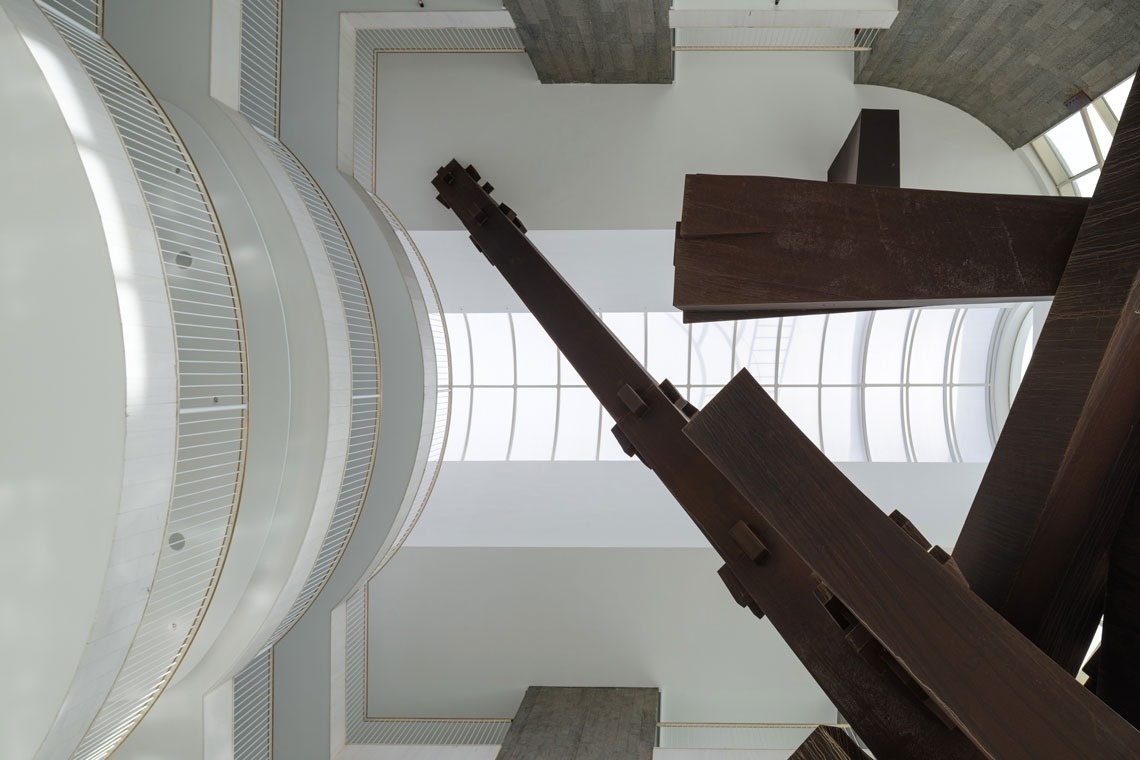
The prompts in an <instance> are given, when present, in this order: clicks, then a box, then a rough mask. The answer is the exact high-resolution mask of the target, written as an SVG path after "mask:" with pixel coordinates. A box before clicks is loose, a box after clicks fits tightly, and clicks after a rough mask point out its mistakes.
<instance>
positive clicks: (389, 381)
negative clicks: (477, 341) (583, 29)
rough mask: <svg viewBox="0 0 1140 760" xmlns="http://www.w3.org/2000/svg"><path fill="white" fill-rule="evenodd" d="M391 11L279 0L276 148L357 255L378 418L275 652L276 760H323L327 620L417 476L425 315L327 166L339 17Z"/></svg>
mask: <svg viewBox="0 0 1140 760" xmlns="http://www.w3.org/2000/svg"><path fill="white" fill-rule="evenodd" d="M483 1H484V4H486V0H483ZM396 2H397V0H392V1H391V2H387V3H383V2H372V1H371V0H326V1H324V2H319V3H314V2H310V0H285V3H284V16H283V18H284V33H283V39H284V49H283V55H282V58H283V76H282V82H283V95H282V140H283V141H284V142H285V144H286V145H288V146H289V147H290V148H291V149H292V150H293V152H294V153H295V154H297V156H298V158H299V159H300V160H301V161H302V162H303V163H304V164H305V166H306V167H307V168H308V169H309V170H310V171H311V172H312V173H313V175H314V177H315V178H316V180H317V182H319V183H320V185H321V187H322V188H323V189H324V191H325V193H326V194H327V195H328V196H329V198H330V200H331V201H332V204H333V206H334V207H335V208H336V210H337V213H338V214H339V215H340V218H341V221H342V222H343V223H344V226H345V228H346V230H347V232H348V235H349V238H350V239H351V240H352V243H353V245H354V246H355V248H356V251H357V254H358V255H359V257H360V265H361V269H362V270H363V273H364V278H365V281H366V283H367V286H368V289H369V292H370V293H371V296H372V302H373V305H374V307H375V309H376V322H377V327H378V330H379V342H380V350H381V360H382V364H381V374H382V382H383V393H382V395H383V409H382V414H381V424H380V441H379V454H378V459H377V463H376V470H375V471H374V473H373V477H372V484H371V487H370V489H369V492H368V497H367V501H366V503H365V507H364V511H363V514H362V515H361V519H360V522H359V523H358V524H357V527H356V531H355V533H354V535H353V539H352V541H351V542H350V543H349V546H348V549H347V550H346V552H345V554H344V556H343V557H342V559H341V561H340V564H339V565H338V566H337V569H336V572H335V573H333V575H332V577H331V578H330V580H329V583H328V585H327V586H326V587H325V589H324V590H323V591H322V592H321V594H320V596H319V597H318V598H317V600H316V601H315V603H314V604H313V606H312V607H311V608H310V610H309V612H308V613H307V614H306V615H305V617H303V618H302V619H301V620H300V621H299V622H298V624H297V625H296V626H295V627H294V628H293V630H292V631H291V632H290V633H289V634H288V635H287V636H286V637H285V638H284V639H283V640H282V641H281V643H280V644H278V646H277V648H276V649H275V651H274V664H275V669H274V693H275V709H276V718H275V723H274V747H275V755H276V757H277V758H278V760H289V759H290V758H298V759H301V760H313V758H320V757H328V754H329V747H330V731H329V725H328V718H327V716H328V715H329V710H330V702H329V692H328V690H327V688H324V686H325V685H327V684H329V683H330V680H331V672H330V665H329V657H328V653H329V652H330V651H331V641H330V635H329V614H330V612H331V611H332V609H333V607H335V606H336V605H337V604H338V603H339V602H340V601H341V600H342V599H343V598H344V597H345V595H346V594H347V593H348V591H349V590H350V589H351V588H352V587H353V586H354V585H355V584H356V582H357V581H358V580H359V579H360V578H361V576H362V575H363V573H364V572H365V571H366V570H367V568H368V566H369V564H370V563H371V562H372V560H373V559H374V557H375V555H376V552H377V550H378V549H379V547H380V544H381V542H382V541H383V539H384V537H385V536H386V535H387V534H388V531H389V528H390V527H391V525H392V521H393V518H394V517H395V516H396V514H397V512H398V511H399V509H400V507H401V503H402V502H403V500H404V497H405V494H406V492H407V490H408V487H409V484H410V483H412V482H413V480H414V479H415V478H417V477H418V472H422V468H423V459H422V457H420V454H421V446H420V444H421V434H422V432H423V429H422V424H423V421H424V420H423V411H424V404H423V399H424V361H423V356H422V353H421V343H420V339H421V328H422V324H421V322H419V321H417V314H418V315H419V316H420V317H424V318H425V319H426V314H425V313H424V311H423V306H422V303H420V304H419V305H418V306H417V299H418V295H417V294H416V293H415V288H414V286H411V285H410V284H409V278H410V277H411V272H410V270H409V269H408V267H407V266H406V262H404V263H401V259H402V257H403V253H402V252H400V251H399V246H398V241H397V240H396V238H395V236H394V235H393V234H392V233H391V230H390V228H388V227H387V224H386V223H385V222H384V220H383V218H382V217H381V215H380V213H379V211H378V210H376V209H375V207H374V206H373V205H372V203H371V201H370V200H368V198H367V197H366V196H364V195H363V194H362V192H361V190H360V188H359V186H357V185H356V184H355V183H354V182H353V181H351V180H348V179H347V178H346V177H344V176H343V175H341V174H340V173H339V172H338V171H337V169H336V166H337V162H336V145H337V143H336V136H337V122H336V119H337V75H338V70H339V50H338V44H339V37H340V31H339V30H340V17H339V14H340V12H341V11H358V10H375V9H376V8H377V7H383V5H385V4H388V5H394V4H395V3H396ZM405 9H406V8H405ZM410 288H411V289H410ZM429 425H430V421H429ZM314 684H321V685H322V686H321V687H317V688H313V685H314Z"/></svg>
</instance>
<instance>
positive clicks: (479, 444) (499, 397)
mask: <svg viewBox="0 0 1140 760" xmlns="http://www.w3.org/2000/svg"><path fill="white" fill-rule="evenodd" d="M514 395H515V393H514V390H513V389H512V388H476V389H475V391H474V396H473V397H472V402H471V435H470V437H469V438H468V441H467V455H466V456H465V457H464V459H466V460H467V461H468V462H501V461H503V460H505V459H506V458H507V443H508V441H509V440H510V437H511V411H512V407H513V406H514V403H513V402H514Z"/></svg>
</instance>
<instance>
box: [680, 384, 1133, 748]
mask: <svg viewBox="0 0 1140 760" xmlns="http://www.w3.org/2000/svg"><path fill="white" fill-rule="evenodd" d="M685 435H686V436H687V437H688V438H689V439H690V440H692V441H693V442H694V443H695V444H696V445H697V448H698V449H699V450H700V451H701V452H702V453H704V454H705V455H707V456H708V457H709V458H710V459H711V460H712V461H713V463H714V464H715V465H716V466H717V468H718V469H719V470H720V471H721V472H722V473H724V475H725V476H726V477H728V479H729V480H730V481H731V483H732V484H733V485H734V486H735V487H736V488H737V489H738V490H739V491H740V493H742V494H743V495H744V496H745V497H746V498H747V499H748V501H749V503H751V504H752V505H753V507H755V509H756V511H757V513H758V515H759V516H760V518H761V519H763V520H764V521H765V523H766V525H767V528H768V532H766V533H765V538H766V539H768V540H771V537H772V536H773V535H779V536H781V537H782V538H783V539H784V541H785V542H786V544H787V547H788V549H789V550H791V551H795V552H797V553H798V554H799V555H800V557H801V558H802V559H803V561H804V562H806V563H807V565H808V566H810V567H811V569H812V570H813V571H814V572H815V573H816V574H817V575H818V576H819V578H820V579H821V581H822V583H823V584H825V585H826V587H827V590H828V592H829V593H830V594H831V596H832V597H833V599H829V600H828V603H829V606H831V605H833V606H834V609H836V610H838V611H839V612H840V615H841V617H842V619H843V620H844V621H845V622H846V625H847V626H848V630H849V631H851V632H850V633H849V634H848V635H849V636H850V637H852V638H854V637H855V636H857V635H858V636H860V637H861V639H863V640H867V641H869V642H874V643H877V645H879V646H882V647H883V648H884V649H885V650H886V652H887V653H888V654H889V656H890V657H891V658H892V659H893V662H895V663H897V666H898V668H899V669H900V670H901V672H903V673H905V674H906V675H908V676H909V677H910V678H912V679H913V680H914V682H915V683H916V684H917V686H918V687H919V688H920V689H921V690H922V691H923V692H924V693H925V694H926V695H927V696H928V697H929V698H930V700H931V702H932V703H933V704H932V706H933V707H935V708H937V709H939V710H941V712H942V713H944V715H945V717H946V719H947V720H948V722H951V723H953V724H954V725H956V726H957V727H958V728H959V729H961V731H962V733H963V734H965V735H966V736H967V737H968V738H969V739H970V740H971V741H972V742H973V743H974V744H975V746H977V747H978V749H979V750H980V751H981V752H982V753H983V754H985V755H986V756H988V757H992V758H1001V760H1017V759H1019V758H1024V760H1032V759H1035V758H1043V757H1056V758H1067V757H1074V758H1076V757H1096V758H1104V759H1105V760H1107V759H1109V758H1119V759H1120V760H1124V758H1135V757H1140V733H1138V732H1137V731H1136V730H1135V729H1134V728H1133V727H1132V726H1131V725H1129V724H1128V723H1127V722H1126V721H1125V720H1124V719H1122V718H1121V717H1120V716H1119V715H1117V714H1116V713H1114V712H1113V711H1112V710H1111V709H1109V708H1108V706H1106V705H1105V704H1104V703H1103V702H1101V701H1100V700H1099V699H1097V698H1096V697H1095V695H1093V694H1091V693H1089V692H1088V691H1087V690H1086V689H1084V688H1083V687H1081V686H1080V685H1079V684H1078V683H1077V682H1076V681H1075V680H1074V679H1073V677H1072V676H1071V675H1070V674H1068V673H1066V672H1065V671H1064V670H1062V669H1061V668H1060V667H1059V666H1058V665H1057V664H1056V663H1054V662H1053V661H1052V660H1050V659H1049V658H1048V657H1047V656H1045V655H1044V654H1043V653H1042V652H1041V651H1040V650H1039V649H1037V647H1035V646H1034V645H1033V644H1032V643H1031V642H1030V641H1028V640H1027V639H1026V638H1025V637H1024V636H1022V635H1021V634H1020V633H1018V632H1017V630H1016V629H1014V628H1013V626H1011V625H1010V624H1009V623H1008V622H1007V621H1005V620H1004V619H1003V618H1002V617H1001V616H1000V615H998V614H997V613H996V612H995V611H994V610H993V609H991V608H990V607H989V606H988V605H986V604H985V603H984V602H982V601H981V600H980V599H978V598H977V597H976V596H974V594H972V593H971V592H970V591H969V589H967V588H966V587H965V586H963V585H962V584H960V583H958V582H957V580H956V579H955V578H953V577H952V576H951V575H950V574H949V573H947V572H946V570H945V569H944V568H943V567H942V566H940V565H939V564H938V563H937V562H936V561H934V559H933V558H932V557H931V556H930V555H928V554H927V553H926V552H925V551H923V549H922V547H921V545H920V544H919V543H917V542H916V541H915V540H914V538H913V537H912V536H910V535H908V534H907V533H905V532H904V531H902V530H900V529H899V526H898V525H896V524H895V523H894V522H893V521H892V520H891V519H890V518H889V517H887V516H886V515H885V514H883V512H882V511H881V510H879V509H878V507H876V506H875V505H874V504H873V503H872V502H871V501H870V500H869V499H868V498H867V497H866V496H864V495H863V493H862V492H861V491H859V489H858V488H856V487H855V486H854V485H853V484H852V483H851V482H850V481H849V480H848V479H847V478H846V477H845V476H844V475H843V473H841V472H840V471H839V469H838V468H836V467H835V465H834V464H832V463H831V462H830V461H829V460H828V459H827V457H826V456H824V454H823V453H822V452H821V451H820V450H819V449H818V448H817V447H816V446H815V445H814V444H812V443H811V441H810V440H808V438H807V437H806V436H804V435H803V433H801V432H800V431H799V429H798V428H797V427H796V426H795V424H794V423H793V422H792V421H791V420H790V419H789V418H788V417H787V415H785V414H784V413H783V412H782V411H781V410H780V408H779V407H778V406H777V405H776V403H775V402H774V401H773V400H772V399H771V398H770V397H769V396H768V394H766V393H765V392H764V390H763V389H762V388H761V387H760V385H759V383H757V382H756V381H755V380H754V379H753V378H752V376H751V375H749V374H748V372H747V371H742V372H741V373H740V374H738V375H737V376H736V377H735V378H734V379H733V380H732V381H731V382H730V383H729V384H728V385H727V386H725V388H724V390H722V391H721V392H720V393H719V394H717V396H716V397H715V398H714V399H713V400H712V401H711V402H709V403H708V404H707V405H706V406H705V408H704V409H703V410H702V411H701V412H699V413H698V414H697V415H696V416H695V417H694V418H693V420H692V421H691V422H690V423H689V424H688V426H686V428H685ZM775 554H776V552H775V551H773V556H775ZM860 629H862V630H860ZM872 645H874V644H872ZM856 730H858V728H856Z"/></svg>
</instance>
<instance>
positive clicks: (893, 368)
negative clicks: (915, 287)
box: [866, 309, 913, 461]
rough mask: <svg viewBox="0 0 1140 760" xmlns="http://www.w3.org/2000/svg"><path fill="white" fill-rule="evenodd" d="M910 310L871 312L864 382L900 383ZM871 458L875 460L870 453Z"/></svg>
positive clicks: (911, 310)
mask: <svg viewBox="0 0 1140 760" xmlns="http://www.w3.org/2000/svg"><path fill="white" fill-rule="evenodd" d="M912 312H913V309H897V310H893V309H892V310H886V311H877V312H875V314H874V316H873V318H872V320H871V337H870V339H869V340H868V341H867V362H866V367H867V382H868V383H899V382H902V361H903V347H904V345H905V343H906V331H907V326H908V325H909V323H910V316H911V313H912ZM871 457H872V459H877V458H878V457H875V456H874V452H873V451H872V453H871ZM891 461H894V460H891Z"/></svg>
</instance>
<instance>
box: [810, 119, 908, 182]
mask: <svg viewBox="0 0 1140 760" xmlns="http://www.w3.org/2000/svg"><path fill="white" fill-rule="evenodd" d="M899 164H900V161H899V112H898V111H896V110H888V109H882V108H864V109H863V110H862V111H860V112H859V116H857V117H856V118H855V125H854V126H853V127H851V132H850V133H848V135H847V139H846V140H845V141H844V143H843V147H841V148H840V149H839V153H837V154H836V156H835V160H834V161H832V162H831V166H830V167H828V169H827V181H828V182H842V183H845V184H849V185H877V186H879V187H898V186H899V173H900V166H899Z"/></svg>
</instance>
